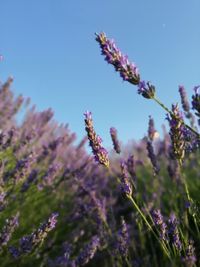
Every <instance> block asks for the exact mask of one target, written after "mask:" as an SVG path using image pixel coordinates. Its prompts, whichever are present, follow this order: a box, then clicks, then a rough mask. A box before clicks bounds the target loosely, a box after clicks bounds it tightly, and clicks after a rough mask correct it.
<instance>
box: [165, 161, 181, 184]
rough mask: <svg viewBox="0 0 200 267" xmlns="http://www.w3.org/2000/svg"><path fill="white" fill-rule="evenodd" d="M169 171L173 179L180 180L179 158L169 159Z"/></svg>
mask: <svg viewBox="0 0 200 267" xmlns="http://www.w3.org/2000/svg"><path fill="white" fill-rule="evenodd" d="M167 171H168V174H169V176H170V177H171V178H172V180H175V181H178V180H179V179H180V168H179V165H178V161H177V160H174V159H171V158H170V159H169V163H168V166H167Z"/></svg>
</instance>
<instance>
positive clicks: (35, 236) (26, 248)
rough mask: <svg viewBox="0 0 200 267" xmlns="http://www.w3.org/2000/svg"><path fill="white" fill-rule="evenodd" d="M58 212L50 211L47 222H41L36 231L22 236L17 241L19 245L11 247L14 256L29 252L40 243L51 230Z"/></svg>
mask: <svg viewBox="0 0 200 267" xmlns="http://www.w3.org/2000/svg"><path fill="white" fill-rule="evenodd" d="M57 217H58V213H52V214H51V216H50V217H49V219H48V220H47V222H45V223H43V224H42V225H41V226H40V227H39V228H38V229H37V230H36V231H34V232H33V233H32V234H30V235H28V236H24V237H22V238H21V239H20V241H19V247H18V248H15V247H11V248H10V253H11V254H12V256H13V257H14V258H16V256H18V257H19V256H21V255H22V254H26V253H30V252H31V251H32V250H33V249H34V248H36V247H37V246H38V245H39V244H41V243H42V242H43V241H44V239H45V238H46V237H47V235H48V233H49V232H50V231H51V230H53V229H54V228H55V226H56V223H57Z"/></svg>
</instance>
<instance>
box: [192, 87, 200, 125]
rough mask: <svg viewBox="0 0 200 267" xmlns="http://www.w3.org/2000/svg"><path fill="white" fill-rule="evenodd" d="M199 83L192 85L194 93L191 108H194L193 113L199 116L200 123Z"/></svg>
mask: <svg viewBox="0 0 200 267" xmlns="http://www.w3.org/2000/svg"><path fill="white" fill-rule="evenodd" d="M199 88H200V85H198V86H195V87H194V92H195V95H193V96H192V108H193V109H194V110H195V114H196V115H197V117H198V118H199V120H198V121H199V125H200V93H199Z"/></svg>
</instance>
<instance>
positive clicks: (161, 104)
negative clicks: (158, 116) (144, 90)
mask: <svg viewBox="0 0 200 267" xmlns="http://www.w3.org/2000/svg"><path fill="white" fill-rule="evenodd" d="M152 99H153V100H154V101H155V102H156V103H157V104H158V105H159V106H161V107H162V108H163V109H164V110H165V111H167V112H168V113H169V114H170V115H171V116H172V117H173V116H174V114H173V112H171V110H169V109H168V108H167V107H166V106H165V105H164V104H163V103H162V102H161V101H160V100H159V99H157V98H156V97H155V96H154V97H153V98H152ZM183 124H184V125H185V127H186V128H188V129H189V130H190V131H191V132H193V133H194V134H195V135H197V137H198V138H200V134H199V133H198V132H197V131H195V130H194V129H193V128H192V127H190V126H189V125H187V124H186V123H184V122H183Z"/></svg>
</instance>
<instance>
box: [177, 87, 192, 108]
mask: <svg viewBox="0 0 200 267" xmlns="http://www.w3.org/2000/svg"><path fill="white" fill-rule="evenodd" d="M179 93H180V96H181V103H182V107H183V110H184V111H185V112H186V113H188V112H189V111H190V104H189V101H188V97H187V93H186V90H185V88H184V86H183V85H179Z"/></svg>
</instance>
